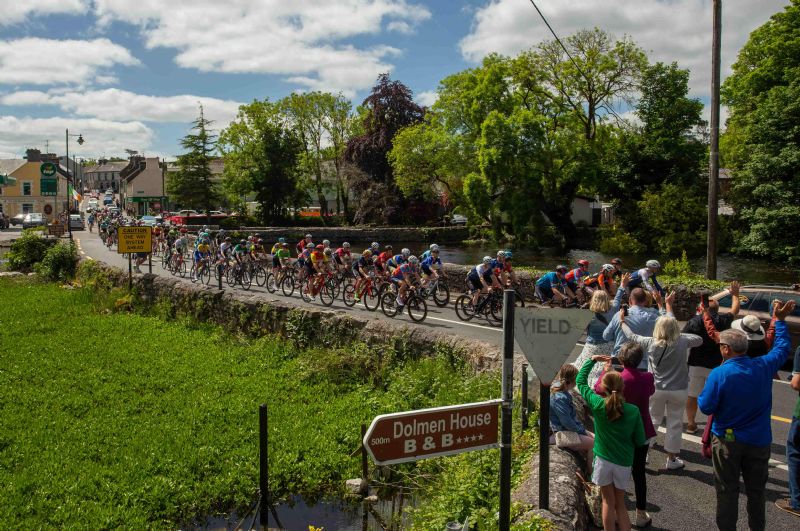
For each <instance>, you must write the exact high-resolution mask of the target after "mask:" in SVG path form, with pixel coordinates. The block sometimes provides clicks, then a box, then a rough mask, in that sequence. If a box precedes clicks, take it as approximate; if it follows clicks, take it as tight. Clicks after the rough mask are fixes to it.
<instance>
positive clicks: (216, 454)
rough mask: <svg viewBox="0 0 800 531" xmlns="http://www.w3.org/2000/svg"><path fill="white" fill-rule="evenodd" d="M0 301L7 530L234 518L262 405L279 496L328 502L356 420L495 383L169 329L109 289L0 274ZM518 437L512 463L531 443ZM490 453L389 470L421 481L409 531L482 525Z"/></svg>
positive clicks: (351, 465)
mask: <svg viewBox="0 0 800 531" xmlns="http://www.w3.org/2000/svg"><path fill="white" fill-rule="evenodd" d="M0 299H2V300H3V301H4V311H3V313H2V315H0V345H2V347H3V348H2V350H3V355H2V357H0V483H1V484H2V485H4V488H3V489H0V522H2V523H3V524H4V526H6V527H11V526H13V527H23V528H42V527H68V526H78V527H87V528H109V527H119V526H125V527H134V528H145V527H147V528H175V527H176V526H178V525H181V524H184V525H185V524H186V523H187V522H193V521H198V520H197V519H198V518H199V519H202V517H204V516H206V515H209V514H213V513H228V512H229V511H232V510H235V509H237V508H239V509H241V508H244V507H247V506H249V504H250V503H251V502H252V500H253V499H254V497H255V492H256V485H257V475H258V464H257V451H258V450H257V448H258V447H257V408H258V405H259V404H261V403H267V404H268V405H269V415H270V421H269V422H270V485H271V489H272V490H273V493H274V495H275V496H277V497H278V498H280V497H284V496H288V495H291V494H300V495H303V496H304V497H306V499H312V500H313V499H315V498H316V497H320V496H330V495H337V494H340V493H341V489H342V486H343V482H344V480H345V479H347V478H349V477H358V476H359V475H360V461H359V458H358V457H351V454H352V452H353V450H355V449H357V448H358V447H359V440H360V424H361V423H368V422H369V421H370V420H371V419H372V418H373V417H374V416H375V415H378V414H381V413H387V412H395V411H403V410H408V409H417V408H423V407H432V406H438V405H446V404H457V403H463V402H470V401H476V400H484V399H489V398H496V397H497V396H498V395H499V392H500V385H499V377H498V375H497V374H493V373H491V374H474V373H473V372H472V371H471V370H470V369H469V368H467V367H466V366H465V365H464V363H463V361H462V360H461V359H460V358H459V357H458V356H456V355H454V353H452V352H447V351H444V350H442V351H434V352H428V353H425V356H424V357H423V356H421V355H420V353H417V352H413V351H411V350H410V349H404V348H403V347H402V345H400V346H393V347H389V346H387V347H385V348H383V349H380V352H378V351H376V349H374V348H370V347H367V346H366V345H363V344H356V345H352V346H351V347H350V348H347V349H338V350H337V349H328V348H298V347H295V346H294V345H293V343H292V342H290V341H288V340H284V339H280V338H277V337H264V338H261V339H243V338H240V337H234V336H231V335H229V334H228V333H226V332H225V331H224V330H222V329H220V328H217V327H213V326H209V325H206V324H199V323H197V322H192V321H188V320H183V321H166V320H165V319H163V318H162V317H160V316H159V315H160V314H162V313H167V312H163V310H164V309H163V308H160V307H158V306H156V307H154V308H153V313H152V314H151V315H142V314H136V313H132V312H131V311H130V308H131V301H130V299H127V298H125V297H124V296H123V294H122V293H121V292H116V291H112V292H111V293H110V294H109V293H107V292H105V291H104V290H90V289H89V288H82V287H76V286H57V285H53V284H47V283H42V282H39V281H36V280H31V279H30V278H24V279H14V278H0ZM379 354H380V355H379ZM520 441H521V442H520V444H521V445H522V446H520V447H519V456H522V455H524V452H525V451H528V450H529V449H530V447H531V445H532V441H531V439H526V438H521V439H520ZM523 443H524V444H523ZM485 454H486V455H484V456H482V457H481V456H478V455H477V454H475V455H473V456H471V457H463V456H461V457H459V456H456V457H453V458H443V459H436V460H431V461H427V462H421V463H420V464H419V466H417V465H413V464H410V465H401V466H400V467H398V468H399V469H400V470H402V471H404V472H405V473H406V474H412V475H416V476H418V477H419V479H420V481H421V483H420V484H418V485H416V489H417V492H416V494H418V496H417V498H418V499H419V500H420V503H419V504H418V506H417V511H418V512H416V513H415V516H414V522H415V527H416V528H418V529H433V528H435V529H441V528H442V526H440V525H438V522H439V520H440V519H444V518H448V517H456V516H458V517H467V516H474V519H475V520H476V521H477V520H478V519H480V518H483V519H484V520H485V519H486V518H487V516H486V515H493V514H494V512H495V511H496V477H497V474H496V470H495V469H496V463H495V462H496V461H497V459H496V454H495V453H494V452H486V453H485ZM489 472H491V474H489V475H486V476H485V477H482V474H484V473H489ZM457 478H470V481H469V482H462V481H461V480H458V479H457ZM457 483H463V484H462V485H461V486H460V487H459V490H458V491H457V492H458V493H459V494H458V495H455V493H454V491H451V490H450V487H452V486H453V485H455V484H457ZM492 492H495V494H492ZM434 521H435V522H437V523H436V526H434V527H430V526H429V522H434ZM486 521H487V522H488V520H486ZM309 524H313V522H309ZM537 525H538V524H537ZM488 528H490V527H487V529H488Z"/></svg>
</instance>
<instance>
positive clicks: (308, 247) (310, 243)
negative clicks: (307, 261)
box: [304, 242, 316, 249]
mask: <svg viewBox="0 0 800 531" xmlns="http://www.w3.org/2000/svg"><path fill="white" fill-rule="evenodd" d="M315 247H316V245H314V243H313V242H308V243H307V244H306V246H305V247H304V249H314V248H315Z"/></svg>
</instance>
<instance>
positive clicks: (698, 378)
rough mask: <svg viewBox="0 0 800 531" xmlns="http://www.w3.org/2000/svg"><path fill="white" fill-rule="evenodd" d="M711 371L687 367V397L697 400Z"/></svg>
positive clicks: (691, 366)
mask: <svg viewBox="0 0 800 531" xmlns="http://www.w3.org/2000/svg"><path fill="white" fill-rule="evenodd" d="M709 374H711V369H707V368H705V367H695V366H694V365H689V396H690V397H692V398H697V397H698V396H700V393H702V392H703V387H705V385H706V380H707V379H708V375H709Z"/></svg>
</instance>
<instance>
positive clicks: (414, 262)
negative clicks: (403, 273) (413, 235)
mask: <svg viewBox="0 0 800 531" xmlns="http://www.w3.org/2000/svg"><path fill="white" fill-rule="evenodd" d="M408 263H409V264H411V265H412V266H415V265H417V264H418V263H419V258H417V257H416V256H414V255H411V256H409V257H408Z"/></svg>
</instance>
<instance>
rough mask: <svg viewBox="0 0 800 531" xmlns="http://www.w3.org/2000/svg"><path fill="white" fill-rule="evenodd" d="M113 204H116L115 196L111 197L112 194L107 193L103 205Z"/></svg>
mask: <svg viewBox="0 0 800 531" xmlns="http://www.w3.org/2000/svg"><path fill="white" fill-rule="evenodd" d="M113 204H114V198H113V197H111V196H110V195H107V196H105V197H104V198H103V206H107V205H113Z"/></svg>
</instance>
